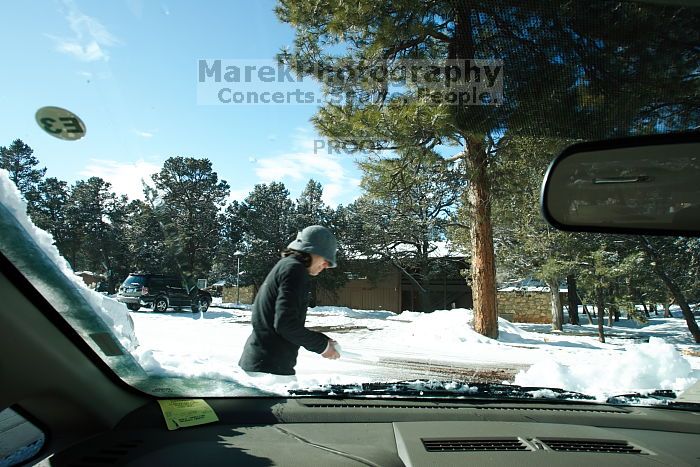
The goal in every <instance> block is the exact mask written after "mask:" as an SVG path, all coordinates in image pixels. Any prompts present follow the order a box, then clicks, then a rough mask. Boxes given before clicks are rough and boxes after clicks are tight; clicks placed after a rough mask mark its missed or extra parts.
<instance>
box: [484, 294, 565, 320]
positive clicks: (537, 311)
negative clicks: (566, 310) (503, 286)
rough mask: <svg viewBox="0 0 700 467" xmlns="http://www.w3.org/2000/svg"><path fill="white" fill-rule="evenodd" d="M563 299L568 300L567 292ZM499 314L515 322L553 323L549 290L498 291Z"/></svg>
mask: <svg viewBox="0 0 700 467" xmlns="http://www.w3.org/2000/svg"><path fill="white" fill-rule="evenodd" d="M560 295H562V301H564V300H566V297H565V296H564V295H565V294H560ZM496 300H497V301H498V315H499V316H500V317H501V318H504V319H507V320H508V321H511V322H513V323H551V322H552V311H551V310H552V305H551V302H550V298H549V292H524V291H517V290H516V291H508V292H497V293H496ZM562 303H564V302H562Z"/></svg>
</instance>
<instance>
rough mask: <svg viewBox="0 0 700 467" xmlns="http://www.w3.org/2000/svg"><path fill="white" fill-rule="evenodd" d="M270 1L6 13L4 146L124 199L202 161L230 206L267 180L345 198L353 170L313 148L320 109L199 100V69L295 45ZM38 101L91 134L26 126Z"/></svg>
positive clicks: (54, 5)
mask: <svg viewBox="0 0 700 467" xmlns="http://www.w3.org/2000/svg"><path fill="white" fill-rule="evenodd" d="M274 3H275V2H274V1H272V0H256V1H240V0H236V1H221V2H214V3H213V4H207V6H202V3H199V2H193V1H184V0H183V1H170V0H168V1H162V2H159V1H147V0H122V1H114V2H103V1H79V0H38V1H33V2H11V3H8V4H6V5H4V6H3V19H4V21H3V28H1V29H0V41H2V43H3V48H2V51H0V57H2V63H3V72H2V73H0V108H2V112H0V145H3V146H7V145H9V144H10V143H11V142H12V140H14V139H16V138H21V139H22V140H23V141H24V142H26V143H27V144H29V145H30V146H31V147H32V148H33V149H34V154H35V156H37V157H38V158H39V160H40V161H41V164H42V165H43V166H46V167H47V169H48V171H47V176H49V177H58V178H60V179H62V180H66V181H68V182H71V183H72V182H74V181H75V180H79V179H84V178H87V177H89V176H93V175H94V176H101V177H103V178H105V179H106V180H108V181H109V182H111V183H112V184H113V186H114V188H115V191H118V192H123V193H127V194H128V195H130V197H134V196H137V195H139V194H140V185H141V182H140V180H141V178H147V179H148V178H149V175H150V174H151V173H152V172H155V171H157V170H158V168H159V167H160V166H161V165H162V163H163V161H164V160H165V159H166V158H168V157H170V156H189V157H207V158H209V159H210V160H211V161H212V163H213V165H214V170H216V171H217V173H218V174H219V176H220V177H221V178H223V179H225V180H226V181H228V183H229V184H230V185H231V192H232V198H235V199H243V197H245V195H247V194H248V193H249V192H250V191H251V189H252V188H253V186H254V185H255V184H256V183H268V182H270V181H272V180H277V181H282V182H284V184H285V185H286V186H287V188H288V189H289V190H290V192H291V196H292V197H293V198H296V197H297V196H298V195H299V193H300V191H301V189H302V188H303V186H304V185H305V184H306V182H307V181H308V179H309V178H314V179H315V180H317V181H320V182H321V183H322V184H323V186H324V191H325V193H324V195H325V198H326V202H327V203H329V204H331V205H336V204H339V203H342V204H347V203H349V202H351V201H352V200H353V199H354V198H355V197H356V196H358V195H359V188H358V186H357V185H358V183H359V178H360V172H359V170H358V169H357V168H356V167H355V165H354V162H353V157H352V156H350V155H347V154H344V155H329V154H328V153H327V151H324V150H314V146H315V145H316V146H318V144H319V143H318V142H316V143H315V141H317V140H319V139H320V137H319V136H318V135H317V134H316V133H315V130H314V129H313V127H312V125H311V123H310V122H309V118H310V117H311V116H312V115H313V114H314V113H315V112H316V110H317V107H316V106H315V105H292V104H290V105H280V104H270V105H235V104H234V105H198V100H197V61H198V60H200V59H222V60H237V61H246V60H250V61H251V63H256V62H260V61H262V60H269V59H272V58H273V57H274V55H275V54H276V53H277V52H278V51H279V50H280V48H281V47H283V46H285V45H286V46H291V44H292V40H293V31H292V29H291V28H290V27H289V26H288V25H285V24H281V23H280V22H279V21H278V20H277V18H276V16H275V15H274V12H273V7H274ZM276 86H279V87H280V90H284V89H285V88H284V86H289V85H284V84H279V85H277V84H276ZM314 88H315V89H318V88H317V87H315V85H314ZM44 106H58V107H62V108H66V109H68V110H70V111H72V112H74V113H75V114H76V115H78V116H79V117H80V118H81V119H82V120H83V122H84V123H85V125H86V128H87V133H86V136H85V137H84V138H82V139H81V140H79V141H72V142H69V141H63V140H59V139H57V138H54V137H52V136H50V135H48V134H46V133H45V132H44V131H43V130H42V129H41V128H40V127H39V126H38V125H37V124H36V123H35V120H34V114H35V112H36V110H37V109H39V108H41V107H44Z"/></svg>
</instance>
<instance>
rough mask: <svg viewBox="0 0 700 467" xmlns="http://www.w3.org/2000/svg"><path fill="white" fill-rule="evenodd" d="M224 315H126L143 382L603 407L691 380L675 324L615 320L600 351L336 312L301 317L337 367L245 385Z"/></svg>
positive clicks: (464, 326) (451, 313) (436, 318)
mask: <svg viewBox="0 0 700 467" xmlns="http://www.w3.org/2000/svg"><path fill="white" fill-rule="evenodd" d="M230 306H231V305H230V304H224V305H223V306H222V307H212V308H210V310H209V311H208V312H207V313H203V314H196V313H195V314H193V313H188V312H171V313H163V314H155V313H149V312H138V313H131V316H132V319H133V320H134V328H135V331H136V336H137V337H138V342H139V347H138V349H137V354H138V355H139V356H140V361H141V362H142V363H145V364H146V367H147V370H148V371H149V372H150V373H151V374H158V375H167V376H182V377H193V376H200V377H208V378H221V379H224V380H227V381H239V382H241V383H243V384H245V385H250V386H255V387H259V388H260V389H264V390H265V391H269V392H275V393H280V394H285V393H287V391H288V390H289V389H298V388H307V387H314V386H318V385H323V384H351V383H363V382H376V381H398V380H411V379H440V380H460V381H491V382H504V381H505V382H509V383H515V384H518V385H523V386H546V387H554V388H562V389H567V390H572V391H577V392H582V393H585V394H589V395H594V396H596V397H597V398H598V399H600V400H604V399H605V398H606V397H607V396H611V395H619V394H625V393H629V392H633V391H641V392H644V391H649V390H654V389H673V390H675V391H679V392H680V391H683V390H684V389H686V388H687V387H689V386H690V385H692V384H693V383H694V382H695V381H697V380H698V379H700V352H698V350H699V349H698V346H697V345H694V344H693V343H692V340H691V337H690V334H689V332H688V330H687V328H686V327H685V321H684V320H683V319H680V318H678V317H674V318H657V317H653V318H651V319H650V321H649V322H648V323H647V324H644V325H641V324H637V323H634V322H632V321H627V320H621V321H620V322H618V323H615V327H613V328H608V327H607V326H606V328H605V330H606V334H607V335H608V337H607V342H606V343H605V344H602V343H600V342H598V340H597V329H596V327H595V326H594V325H583V326H571V325H566V326H565V329H564V332H563V333H561V334H559V333H551V331H550V329H551V326H549V325H535V324H512V323H509V322H507V321H505V320H500V321H499V329H500V335H499V339H498V340H493V339H489V338H486V337H484V336H481V335H480V334H478V333H476V332H475V331H474V330H473V329H472V327H471V326H470V321H471V319H472V312H471V310H465V309H455V310H442V311H436V312H434V313H430V314H424V313H412V312H404V313H402V314H399V315H395V314H394V313H391V312H387V311H362V310H352V309H348V308H341V307H317V308H311V309H309V313H308V317H307V327H310V328H312V329H316V330H319V331H322V332H324V333H326V334H327V335H328V336H329V337H331V338H333V339H335V340H337V341H338V342H339V343H340V344H341V347H342V351H341V355H342V356H341V358H340V359H339V360H326V359H323V358H321V357H320V356H319V355H317V354H314V353H311V352H308V351H306V350H304V349H303V348H302V349H301V350H300V353H299V362H298V364H297V367H296V370H297V376H296V379H295V380H293V381H289V380H288V379H285V378H277V377H274V376H272V375H270V376H269V377H262V378H251V377H250V376H248V375H247V374H246V373H245V372H243V371H242V370H241V369H240V368H238V366H237V362H238V359H239V357H240V354H241V351H242V349H243V344H244V342H245V340H246V339H247V337H248V335H249V334H250V331H251V325H250V315H251V311H250V309H249V307H248V309H235V308H230ZM674 316H680V314H679V312H678V311H675V312H674Z"/></svg>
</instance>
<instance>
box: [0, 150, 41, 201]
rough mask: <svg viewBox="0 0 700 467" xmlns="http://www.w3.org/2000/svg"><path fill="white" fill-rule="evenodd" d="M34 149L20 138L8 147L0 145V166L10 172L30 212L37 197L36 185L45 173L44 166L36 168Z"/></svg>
mask: <svg viewBox="0 0 700 467" xmlns="http://www.w3.org/2000/svg"><path fill="white" fill-rule="evenodd" d="M33 154H34V150H33V149H32V148H30V147H29V146H28V145H27V144H26V143H24V141H22V140H21V139H16V140H14V141H13V142H12V144H10V146H9V147H5V146H0V168H2V169H5V170H7V171H8V172H9V174H10V180H12V181H13V182H15V185H17V188H18V189H19V191H20V193H22V195H23V196H24V198H25V199H26V200H27V211H28V212H29V213H32V212H33V210H34V208H35V205H36V202H37V197H38V193H37V190H38V186H39V183H40V182H41V179H42V177H43V176H44V175H45V174H46V168H43V169H36V168H34V167H36V166H37V165H39V160H38V159H37V158H36V157H35V156H34V155H33Z"/></svg>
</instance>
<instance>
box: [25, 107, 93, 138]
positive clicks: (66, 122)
mask: <svg viewBox="0 0 700 467" xmlns="http://www.w3.org/2000/svg"><path fill="white" fill-rule="evenodd" d="M36 122H37V123H38V124H39V126H40V127H41V128H42V130H44V131H45V132H47V133H48V134H50V135H51V136H55V137H56V138H60V139H64V140H66V141H75V140H78V139H80V138H82V137H83V136H85V124H84V123H83V121H82V120H80V118H79V117H78V116H77V115H75V114H74V113H73V112H71V111H69V110H66V109H62V108H60V107H42V108H40V109H39V110H37V111H36Z"/></svg>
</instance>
